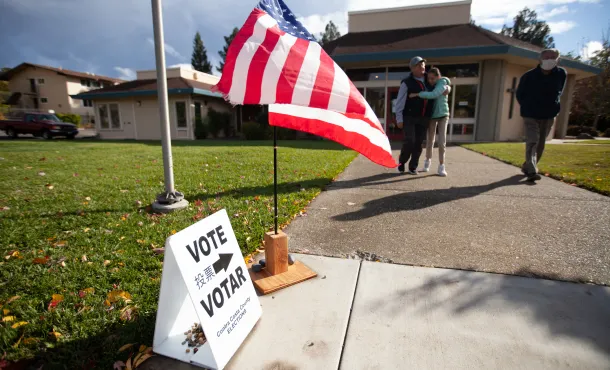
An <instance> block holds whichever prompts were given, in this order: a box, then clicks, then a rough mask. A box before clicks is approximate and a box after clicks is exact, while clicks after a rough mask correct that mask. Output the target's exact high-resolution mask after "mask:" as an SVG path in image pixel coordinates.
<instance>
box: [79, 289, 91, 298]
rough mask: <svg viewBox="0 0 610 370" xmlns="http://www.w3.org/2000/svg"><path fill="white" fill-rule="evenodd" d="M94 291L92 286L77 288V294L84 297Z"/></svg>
mask: <svg viewBox="0 0 610 370" xmlns="http://www.w3.org/2000/svg"><path fill="white" fill-rule="evenodd" d="M93 293H95V289H93V288H85V289H83V290H79V291H78V296H79V297H81V298H84V297H85V296H86V295H87V294H93Z"/></svg>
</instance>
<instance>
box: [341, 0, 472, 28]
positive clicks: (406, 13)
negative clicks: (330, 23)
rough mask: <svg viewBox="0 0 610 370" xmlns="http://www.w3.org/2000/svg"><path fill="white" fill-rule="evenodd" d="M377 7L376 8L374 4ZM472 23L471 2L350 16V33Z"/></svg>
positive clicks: (350, 14) (374, 11)
mask: <svg viewBox="0 0 610 370" xmlns="http://www.w3.org/2000/svg"><path fill="white" fill-rule="evenodd" d="M373 6H375V5H373ZM469 22H470V1H462V2H459V3H454V4H447V5H445V4H444V5H442V6H439V5H436V6H431V5H428V6H425V5H424V6H410V7H404V8H394V9H387V10H372V11H356V12H349V13H348V32H350V33H354V32H369V31H381V30H396V29H405V28H419V27H433V26H446V25H454V24H467V23H469Z"/></svg>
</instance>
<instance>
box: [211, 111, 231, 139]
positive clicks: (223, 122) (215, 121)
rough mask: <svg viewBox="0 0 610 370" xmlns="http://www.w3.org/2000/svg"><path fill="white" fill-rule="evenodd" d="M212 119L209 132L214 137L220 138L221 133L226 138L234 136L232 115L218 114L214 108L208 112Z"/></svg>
mask: <svg viewBox="0 0 610 370" xmlns="http://www.w3.org/2000/svg"><path fill="white" fill-rule="evenodd" d="M208 118H209V119H210V125H209V131H210V133H211V134H212V135H213V136H214V137H218V134H220V131H222V132H223V134H224V136H225V137H231V136H233V125H232V124H231V113H228V112H218V111H216V110H214V108H210V109H209V110H208Z"/></svg>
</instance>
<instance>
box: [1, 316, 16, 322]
mask: <svg viewBox="0 0 610 370" xmlns="http://www.w3.org/2000/svg"><path fill="white" fill-rule="evenodd" d="M11 321H15V316H4V317H3V318H2V322H11Z"/></svg>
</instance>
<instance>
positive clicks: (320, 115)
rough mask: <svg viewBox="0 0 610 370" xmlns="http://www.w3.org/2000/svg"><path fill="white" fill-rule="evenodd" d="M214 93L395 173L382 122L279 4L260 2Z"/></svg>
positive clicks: (231, 51) (276, 1)
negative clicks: (261, 107)
mask: <svg viewBox="0 0 610 370" xmlns="http://www.w3.org/2000/svg"><path fill="white" fill-rule="evenodd" d="M215 90H216V91H219V92H221V93H222V94H223V95H224V96H225V98H226V99H227V100H228V101H229V102H231V103H232V104H269V124H271V125H274V126H279V127H285V128H290V129H294V130H299V131H305V132H309V133H311V134H314V135H318V136H322V137H325V138H327V139H330V140H333V141H336V142H338V143H341V144H343V145H345V146H347V147H349V148H351V149H354V150H356V151H358V152H360V153H362V154H363V155H364V156H366V157H367V158H369V159H370V160H371V161H373V162H375V163H378V164H380V165H383V166H386V167H396V162H395V161H394V159H393V158H392V150H391V148H390V142H389V140H388V137H387V136H386V134H385V132H384V130H383V127H382V126H381V124H380V123H379V119H377V116H376V115H375V113H374V112H373V110H372V109H371V107H370V106H369V104H368V103H367V102H366V100H365V99H364V97H363V96H362V95H361V94H360V92H359V91H358V89H356V87H355V86H354V84H353V83H352V82H351V81H350V80H349V78H348V77H347V75H346V74H345V72H344V71H343V70H342V69H341V67H339V66H338V65H337V64H335V62H334V61H333V60H332V59H331V57H330V56H329V55H328V54H326V52H325V51H324V50H323V49H322V48H321V47H320V45H319V44H318V43H317V42H316V40H315V38H314V37H313V36H312V35H311V33H309V31H307V29H305V27H303V25H302V24H301V22H299V21H298V20H297V19H296V16H295V15H294V13H292V12H291V11H290V9H288V7H287V6H286V4H285V3H284V2H283V1H282V0H263V1H261V2H260V3H259V4H258V6H257V7H256V8H254V10H253V11H252V12H251V13H250V16H249V17H248V19H247V20H246V23H244V25H243V26H242V28H241V29H240V30H239V32H238V33H237V35H236V36H235V39H234V40H233V42H232V43H231V45H230V46H229V49H228V51H227V57H226V61H225V66H224V70H223V74H222V77H221V79H220V81H219V82H218V84H217V85H216V86H215Z"/></svg>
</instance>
